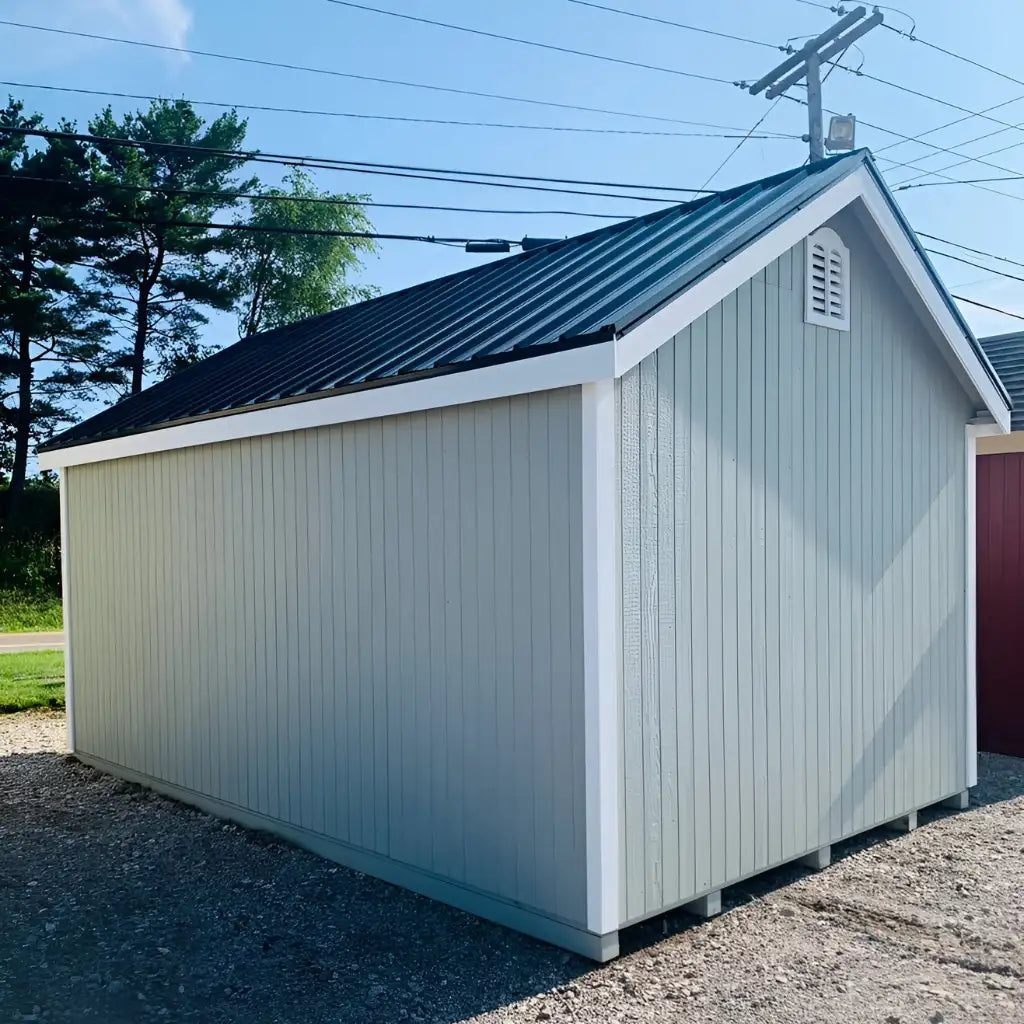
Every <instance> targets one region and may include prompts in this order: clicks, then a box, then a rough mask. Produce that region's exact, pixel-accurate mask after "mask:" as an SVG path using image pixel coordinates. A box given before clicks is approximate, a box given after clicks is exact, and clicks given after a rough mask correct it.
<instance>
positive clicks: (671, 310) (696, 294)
mask: <svg viewBox="0 0 1024 1024" xmlns="http://www.w3.org/2000/svg"><path fill="white" fill-rule="evenodd" d="M861 188H862V185H861V182H860V180H859V175H858V174H856V173H855V174H850V175H848V176H847V177H845V178H842V179H840V180H839V181H837V182H836V183H835V184H834V185H833V186H832V187H831V188H828V189H826V190H825V191H824V192H822V193H821V194H820V195H817V196H815V197H814V198H813V199H811V200H810V201H809V202H808V203H807V205H806V206H803V207H801V208H800V209H799V210H797V211H796V212H795V213H792V214H790V215H789V216H788V217H786V218H785V219H784V220H782V221H781V222H780V223H779V224H777V225H776V226H775V227H774V228H772V229H771V230H770V231H767V232H766V233H765V234H763V235H761V237H760V238H756V239H755V240H754V241H753V242H751V243H750V244H749V245H748V246H747V247H746V248H745V249H741V250H740V251H739V252H738V253H736V254H735V255H733V256H731V257H729V259H727V260H726V261H725V263H723V264H722V265H721V266H720V267H718V268H717V269H716V270H713V271H711V273H709V274H708V275H707V276H706V277H704V278H702V279H701V280H700V281H698V282H697V283H696V284H693V285H691V286H690V287H689V288H687V289H686V291H685V292H683V293H682V294H681V295H679V296H678V297H677V298H675V299H673V300H672V301H671V302H669V303H668V304H667V305H665V306H662V308H661V309H659V310H658V311H657V312H656V313H652V314H651V315H650V316H649V317H648V318H647V319H646V320H643V321H641V322H640V323H639V324H637V325H636V327H633V328H632V329H630V330H628V331H627V332H626V333H624V334H622V335H621V336H620V337H619V339H618V344H617V347H616V350H615V375H616V376H617V377H621V376H622V375H623V374H624V373H626V372H627V371H629V370H631V369H632V368H633V367H634V366H636V365H637V363H640V362H642V361H643V360H644V359H646V358H647V357H648V356H649V355H650V354H651V353H652V352H654V351H655V349H658V348H660V347H661V346H662V345H664V344H665V342H666V341H668V340H669V339H670V338H673V337H674V336H675V335H676V334H678V333H679V332H680V331H681V330H683V329H684V328H685V327H688V326H689V325H690V324H692V323H693V322H694V320H696V319H697V318H698V317H700V316H702V315H703V314H704V313H706V312H707V311H708V310H709V309H711V307H712V306H714V305H716V304H717V303H719V302H721V301H722V299H724V298H725V297H726V296H727V295H731V294H732V292H734V291H735V290H736V289H737V288H739V287H740V285H742V284H744V283H745V282H747V281H749V280H750V278H752V277H753V276H754V275H755V274H756V273H758V272H759V271H761V270H764V268H765V267H767V266H768V264H769V263H771V262H772V261H773V260H776V259H778V258H779V256H781V255H782V254H783V253H784V252H787V251H788V250H789V249H791V248H792V247H793V246H794V245H796V244H798V243H799V242H801V241H803V239H804V238H806V237H807V236H808V235H809V234H810V233H811V232H812V231H814V230H815V229H816V228H819V227H821V225H822V224H824V222H825V221H827V220H828V219H829V217H832V216H834V215H835V214H837V213H838V212H839V211H840V210H842V209H843V208H844V207H846V206H849V204H850V203H851V202H853V200H854V199H856V198H857V197H858V196H859V195H860V192H861Z"/></svg>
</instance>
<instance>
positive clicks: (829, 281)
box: [804, 228, 850, 331]
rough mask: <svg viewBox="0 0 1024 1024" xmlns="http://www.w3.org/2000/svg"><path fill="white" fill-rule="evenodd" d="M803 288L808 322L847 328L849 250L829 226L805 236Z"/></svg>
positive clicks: (848, 327)
mask: <svg viewBox="0 0 1024 1024" xmlns="http://www.w3.org/2000/svg"><path fill="white" fill-rule="evenodd" d="M804 288H805V291H806V299H807V301H806V314H805V316H804V319H805V320H806V321H807V323H809V324H815V325H817V326H819V327H831V328H833V329H835V330H838V331H848V330H849V329H850V250H849V249H847V248H846V246H845V245H843V240H842V239H841V238H840V237H839V236H838V235H837V234H836V233H835V232H834V231H833V230H832V229H831V228H819V229H818V230H817V231H815V232H814V234H813V235H808V237H807V253H806V281H805V283H804Z"/></svg>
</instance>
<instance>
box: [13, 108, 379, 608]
mask: <svg viewBox="0 0 1024 1024" xmlns="http://www.w3.org/2000/svg"><path fill="white" fill-rule="evenodd" d="M57 128H58V129H59V130H60V131H62V132H66V133H71V134H73V133H74V131H75V126H74V125H73V124H71V123H70V122H67V121H61V122H60V123H59V124H58V125H57ZM42 129H43V119H42V118H41V117H40V116H39V115H27V114H25V112H24V108H23V105H22V104H21V103H20V102H18V101H16V100H14V99H11V100H10V101H9V102H8V104H7V106H6V108H5V109H0V177H2V178H3V179H4V188H3V189H0V484H8V485H9V486H8V487H7V488H6V491H0V523H6V526H7V527H8V528H10V527H13V526H14V525H17V524H18V523H19V522H20V523H21V526H28V527H29V529H28V531H27V533H26V531H25V530H24V529H21V527H19V530H18V532H16V533H10V532H9V531H8V533H7V534H5V535H0V548H2V550H0V586H6V585H7V584H5V583H3V582H2V581H3V580H4V579H12V580H14V581H15V586H17V587H19V588H21V587H23V586H30V587H32V588H35V587H43V589H44V590H45V589H46V588H50V589H52V588H53V586H55V583H54V577H53V575H52V571H51V570H52V566H51V562H52V558H51V555H52V551H51V547H52V543H51V541H52V538H50V539H47V534H46V531H43V532H42V533H41V534H40V533H39V531H38V530H35V529H34V527H32V524H33V523H34V522H35V515H34V513H33V512H32V510H31V509H28V508H23V505H24V504H25V503H26V502H31V501H32V500H33V499H32V498H31V496H30V495H28V493H27V492H26V479H27V472H28V464H29V455H30V452H31V449H32V447H33V446H34V445H36V444H38V443H40V442H42V441H45V440H47V439H49V438H50V437H51V436H52V435H53V434H54V432H55V431H57V430H58V429H59V428H61V427H62V426H63V425H65V424H66V423H68V422H70V421H73V420H74V419H76V418H77V415H78V411H79V409H80V406H81V403H82V402H85V401H94V400H95V399H97V398H99V397H111V396H113V397H114V398H120V397H122V396H124V395H126V394H128V393H134V392H136V391H139V390H140V389H141V387H142V385H143V381H144V378H145V377H146V375H147V374H148V373H151V372H156V373H159V374H161V375H164V376H166V375H169V374H171V373H174V372H176V371H177V370H179V369H182V368H184V367H185V366H188V365H191V364H192V363H195V362H197V361H199V360H200V359H202V358H204V357H205V356H206V355H208V354H209V353H211V352H212V351H213V350H214V348H215V346H211V345H210V344H209V343H208V342H207V341H205V340H204V338H203V335H202V328H203V327H204V326H205V325H206V324H207V322H208V321H207V316H206V311H207V310H209V309H217V310H229V309H234V310H235V311H236V312H237V314H238V318H239V324H240V331H241V333H242V335H248V334H251V333H253V332H254V331H257V330H261V329H266V328H270V327H276V326H280V325H282V324H286V323H290V322H292V321H294V320H298V319H301V318H303V317H307V316H311V315H315V314H318V313H323V312H326V311H328V310H331V309H335V308H337V307H339V306H343V305H346V304H347V303H349V302H352V301H357V300H360V299H364V298H367V297H369V296H370V295H372V294H374V291H373V290H372V289H369V288H365V287H357V286H354V285H352V284H350V283H348V280H347V278H348V276H349V275H351V273H352V272H353V271H354V270H356V269H357V268H358V267H359V265H360V260H361V259H362V258H363V257H364V256H365V254H367V253H370V252H372V251H373V250H374V246H373V242H372V241H371V240H370V239H365V238H358V237H356V238H345V237H336V236H334V237H332V236H330V235H329V234H328V235H320V236H318V235H315V234H314V235H308V234H302V233H301V231H300V232H299V233H296V234H288V233H285V234H276V233H274V232H272V231H269V232H268V231H253V232H247V231H246V232H243V231H233V230H225V231H217V230H211V229H209V228H205V227H196V226H189V224H190V222H191V223H197V224H202V223H205V222H209V221H210V220H212V219H218V217H221V218H223V215H224V214H225V211H230V210H231V209H232V208H235V207H238V206H239V204H240V202H242V200H241V199H240V198H239V197H238V195H236V193H238V192H249V193H251V192H256V191H260V188H261V187H260V184H259V182H258V180H257V179H255V178H251V179H248V180H241V179H240V175H239V171H240V168H242V167H243V166H244V160H242V159H239V157H238V155H237V154H240V153H241V151H242V145H243V143H244V140H245V132H246V122H245V121H244V120H242V119H240V118H239V117H238V115H237V114H236V113H235V112H234V111H231V112H230V113H227V114H224V115H222V116H220V117H217V118H216V119H215V120H213V121H211V122H209V123H207V122H206V121H204V120H203V119H202V118H201V117H199V115H197V114H196V112H195V110H194V109H193V108H192V105H191V104H190V103H189V102H188V101H186V100H176V101H168V100H157V101H154V102H153V103H151V105H150V106H149V107H148V109H146V110H142V111H137V112H136V113H133V114H127V115H124V116H123V117H115V116H114V114H113V113H112V111H111V110H110V108H107V109H106V110H104V111H103V112H101V113H100V114H99V115H98V116H97V117H95V118H93V120H92V121H90V123H89V131H90V132H91V133H92V135H93V136H94V138H92V139H89V140H76V139H73V138H59V139H58V138H42V137H38V136H31V135H26V134H25V132H26V131H29V132H31V131H37V130H42ZM105 140H119V141H120V142H125V141H127V142H132V143H134V144H135V145H131V146H125V145H120V144H117V143H116V142H114V141H105ZM197 150H198V152H197ZM157 189H159V190H162V191H155V190H157ZM364 198H365V197H361V196H353V195H348V194H342V195H332V194H330V193H321V192H318V191H317V189H316V188H315V186H314V184H313V182H312V180H311V179H310V178H309V177H308V176H307V175H306V174H304V173H303V172H302V171H298V170H296V171H295V172H293V173H292V174H291V175H290V176H289V177H288V178H287V179H286V181H285V187H284V188H265V189H263V190H262V195H260V196H258V197H257V198H255V199H252V200H250V201H249V205H248V207H247V209H246V212H245V214H244V215H243V216H236V221H237V222H238V223H242V224H251V225H252V226H254V227H258V228H286V229H293V230H294V229H304V230H313V231H324V232H328V233H329V232H338V231H343V232H344V231H350V232H354V233H356V234H358V233H361V232H367V231H368V230H369V229H370V226H371V225H370V223H369V221H368V220H367V217H366V213H365V211H364V208H363V207H362V206H361V205H360V201H361V200H362V199H364ZM323 200H338V201H340V202H339V203H334V202H324V201H323ZM22 520H23V522H22ZM48 545H49V546H48ZM54 564H55V563H54ZM26 581H27V582H26Z"/></svg>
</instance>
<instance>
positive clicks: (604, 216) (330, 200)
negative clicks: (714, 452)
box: [0, 174, 632, 220]
mask: <svg viewBox="0 0 1024 1024" xmlns="http://www.w3.org/2000/svg"><path fill="white" fill-rule="evenodd" d="M0 181H28V182H33V183H36V184H41V185H65V186H67V187H69V188H75V187H77V186H76V185H75V183H74V182H71V181H68V180H67V179H64V178H34V177H30V176H28V175H20V174H3V175H0ZM88 187H90V188H93V189H94V190H95V194H96V195H101V194H102V192H103V190H104V189H119V190H122V191H128V192H155V193H157V194H159V195H168V196H183V197H190V196H194V197H195V198H197V199H259V200H262V199H268V200H271V201H276V202H286V203H316V204H322V205H328V206H373V207H381V208H384V209H392V210H433V211H440V212H445V213H486V214H494V215H502V216H508V215H512V216H530V217H594V218H597V219H600V220H626V219H628V218H629V217H631V216H632V214H628V213H587V212H585V211H582V210H495V209H490V208H480V207H475V206H436V205H432V204H426V203H379V202H375V201H374V200H371V199H336V198H334V197H327V196H290V195H268V194H266V193H264V192H230V191H228V192H214V191H203V190H201V189H183V188H167V187H165V186H162V185H122V184H120V183H118V182H100V183H95V184H91V185H90V186H88Z"/></svg>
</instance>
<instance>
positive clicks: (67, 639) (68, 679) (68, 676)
mask: <svg viewBox="0 0 1024 1024" xmlns="http://www.w3.org/2000/svg"><path fill="white" fill-rule="evenodd" d="M59 494H60V592H61V607H62V609H63V614H64V707H65V709H66V710H65V721H66V723H67V730H68V750H69V751H71V753H72V754H73V753H74V752H75V678H74V674H73V672H72V660H73V650H72V647H71V615H70V610H71V554H70V550H69V549H70V541H71V531H70V528H69V520H68V475H67V473H61V475H60V485H59Z"/></svg>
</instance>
